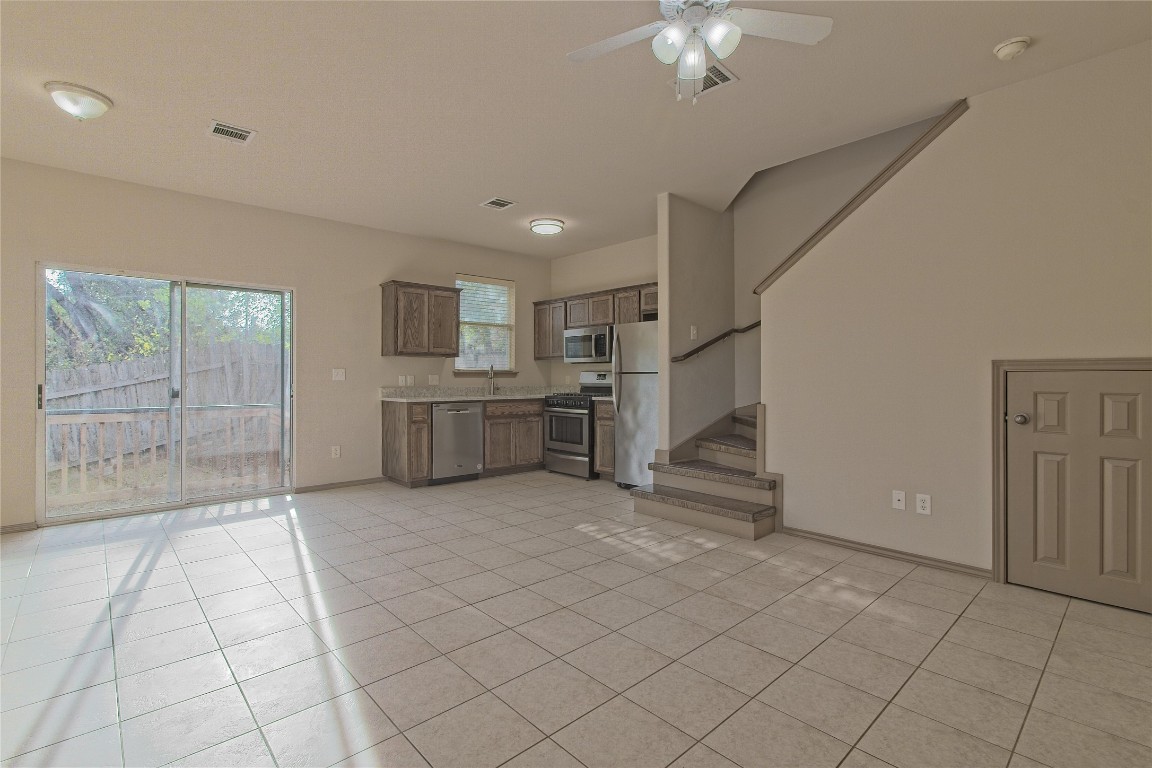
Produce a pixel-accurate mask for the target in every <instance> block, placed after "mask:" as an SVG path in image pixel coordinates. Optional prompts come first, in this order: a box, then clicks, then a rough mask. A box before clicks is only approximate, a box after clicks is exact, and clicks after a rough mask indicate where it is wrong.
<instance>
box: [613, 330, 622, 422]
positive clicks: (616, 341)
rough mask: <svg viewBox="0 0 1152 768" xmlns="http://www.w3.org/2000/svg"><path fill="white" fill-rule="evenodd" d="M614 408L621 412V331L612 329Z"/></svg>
mask: <svg viewBox="0 0 1152 768" xmlns="http://www.w3.org/2000/svg"><path fill="white" fill-rule="evenodd" d="M612 335H613V336H614V337H615V338H613V339H612V407H613V408H615V409H616V412H617V413H619V412H620V383H621V382H620V360H621V355H620V331H618V330H617V329H616V327H615V326H613V327H612Z"/></svg>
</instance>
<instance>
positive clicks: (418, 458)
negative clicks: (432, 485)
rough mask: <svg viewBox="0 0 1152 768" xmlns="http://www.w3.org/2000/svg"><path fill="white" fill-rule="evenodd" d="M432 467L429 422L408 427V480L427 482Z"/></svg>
mask: <svg viewBox="0 0 1152 768" xmlns="http://www.w3.org/2000/svg"><path fill="white" fill-rule="evenodd" d="M431 466H432V444H431V433H430V432H429V429H428V422H426V421H421V422H415V421H414V422H412V423H411V424H409V425H408V480H409V481H412V480H427V479H428V477H429V474H430V470H431Z"/></svg>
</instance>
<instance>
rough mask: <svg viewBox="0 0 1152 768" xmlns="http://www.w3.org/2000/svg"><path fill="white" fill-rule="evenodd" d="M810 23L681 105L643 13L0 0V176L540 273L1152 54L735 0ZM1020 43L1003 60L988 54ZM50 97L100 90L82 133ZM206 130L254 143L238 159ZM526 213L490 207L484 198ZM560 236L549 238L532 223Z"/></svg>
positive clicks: (906, 13)
mask: <svg viewBox="0 0 1152 768" xmlns="http://www.w3.org/2000/svg"><path fill="white" fill-rule="evenodd" d="M733 5H734V6H744V7H757V8H771V9H776V10H787V11H793V12H800V13H816V14H820V15H825V16H831V17H832V18H834V19H835V26H834V28H833V30H832V34H831V35H830V36H829V37H828V38H827V39H826V40H825V41H824V42H822V43H821V44H819V45H817V46H814V47H808V46H801V45H791V44H787V43H780V42H774V41H768V40H763V39H759V38H752V37H745V39H744V41H743V42H742V43H741V44H740V48H739V50H737V51H736V53H735V54H734V55H733V56H732V57H731V58H729V59H728V60H727V61H726V62H725V63H726V64H727V65H728V66H729V68H730V69H732V70H733V71H734V72H735V73H736V75H737V76H738V77H739V78H740V82H739V83H737V84H735V85H732V86H726V87H725V88H723V89H721V90H719V91H717V92H716V93H712V94H708V95H706V96H704V97H702V98H701V99H700V102H699V103H698V104H696V105H695V106H693V105H692V104H691V103H690V102H689V101H687V100H686V101H683V102H680V103H677V102H676V100H675V97H674V95H673V91H672V89H671V88H669V86H668V85H667V83H668V81H669V80H670V79H671V77H672V76H673V68H672V67H665V66H663V65H661V64H660V63H659V62H657V61H656V59H655V58H654V57H653V56H652V53H651V49H650V48H649V46H648V45H647V44H646V43H639V44H636V45H633V46H631V47H629V48H626V49H623V50H620V51H617V52H615V53H612V54H609V55H607V56H605V57H603V58H601V59H598V60H595V61H592V62H587V63H584V64H570V63H569V62H568V61H567V60H566V59H565V57H564V54H565V53H567V52H568V51H571V50H575V49H577V48H580V47H582V46H584V45H587V44H589V43H592V42H595V41H597V40H600V39H602V38H605V37H609V36H611V35H613V34H616V33H618V32H622V31H624V30H628V29H631V28H633V27H637V26H640V25H642V24H645V23H647V22H650V21H654V20H656V19H658V18H659V12H658V4H657V2H656V0H644V1H643V2H621V1H619V0H613V1H611V2H560V1H557V2H546V1H544V0H535V1H531V2H439V1H435V2H434V1H431V0H425V1H424V2H365V3H324V2H318V3H302V2H301V3H257V2H224V3H201V2H161V3H140V2H80V3H71V2H10V1H8V0H5V2H3V3H2V5H0V14H2V15H0V22H2V25H0V45H2V51H0V66H2V73H3V75H2V76H3V79H2V94H0V96H2V98H0V114H2V147H0V149H2V153H3V155H4V156H5V157H11V158H17V159H20V160H26V161H29V162H33V163H42V164H45V165H51V166H57V167H61V168H68V169H72V170H76V171H81V172H84V173H91V174H97V175H100V176H108V177H111V178H115V179H123V180H126V181H132V182H137V183H140V184H148V185H152V186H156V187H163V188H167V189H174V190H179V191H182V192H190V193H193V194H198V195H207V196H210V197H216V198H221V199H224V200H232V201H236V202H241V203H249V204H252V205H259V206H264V207H267V208H273V209H278V210H284V211H292V212H295V213H301V214H307V215H311V216H320V217H323V218H327V219H334V220H337V221H343V222H350V223H354V224H362V225H365V226H369V227H376V228H381V229H389V230H395V231H400V232H407V233H412V234H417V235H423V236H430V237H440V238H446V239H450V240H457V241H461V242H466V243H473V244H477V245H483V246H488V247H492V248H498V249H502V250H508V251H514V252H519V253H526V254H532V255H537V256H542V257H556V256H561V255H566V254H570V253H576V252H580V251H584V250H588V249H591V248H597V247H601V246H604V245H609V244H612V243H617V242H622V241H625V240H630V239H633V238H637V237H643V236H645V235H650V234H652V233H653V232H655V229H656V213H655V204H654V201H655V197H656V195H657V194H659V193H660V192H666V191H667V192H674V193H676V194H679V195H682V196H684V197H687V198H689V199H691V200H695V201H697V202H699V203H701V204H703V205H707V206H710V207H712V208H716V209H723V208H724V207H726V206H727V205H728V203H729V202H731V200H732V198H733V197H735V195H736V193H737V192H739V191H740V189H741V187H743V185H744V184H745V182H747V180H748V179H749V178H750V177H751V176H752V174H753V173H755V172H756V171H758V170H761V169H764V168H768V167H771V166H773V165H778V164H779V163H782V162H786V161H788V160H792V159H795V158H797V157H802V156H804V155H807V154H811V153H813V152H817V151H820V150H823V149H827V148H830V147H834V146H838V145H840V144H844V143H846V142H849V141H853V140H855V139H859V138H863V137H865V136H869V135H873V134H875V133H879V132H881V131H885V130H888V129H891V128H895V127H897V126H900V125H904V124H907V123H910V122H913V121H916V120H920V119H922V118H925V117H928V116H931V115H934V114H937V113H939V112H941V111H943V110H944V109H945V108H946V107H947V106H948V105H949V104H951V103H952V102H953V101H955V100H956V99H958V98H961V97H964V96H972V95H974V94H978V93H982V92H984V91H987V90H990V89H992V88H997V87H1000V86H1003V85H1006V84H1008V83H1011V82H1015V81H1018V80H1023V79H1026V78H1029V77H1034V76H1036V75H1038V74H1040V73H1042V72H1046V71H1049V70H1053V69H1056V68H1059V67H1063V66H1067V65H1069V64H1072V63H1075V62H1078V61H1081V60H1084V59H1087V58H1091V57H1093V56H1097V55H1100V54H1103V53H1106V52H1108V51H1111V50H1115V49H1118V48H1122V47H1125V46H1128V45H1133V44H1135V43H1138V42H1140V41H1142V40H1146V39H1148V38H1149V37H1150V36H1152V4H1150V3H1148V2H1119V3H1111V2H894V3H889V2H800V3H791V2H769V3H765V2H745V3H741V2H738V1H737V2H734V3H733ZM1016 35H1031V36H1032V37H1033V39H1034V41H1035V43H1034V46H1033V48H1032V49H1031V50H1029V51H1028V52H1027V53H1026V54H1025V55H1024V56H1022V57H1021V58H1019V59H1017V60H1016V61H1013V62H1010V63H1002V62H1000V61H998V60H996V59H995V58H994V57H993V55H992V52H991V51H992V47H993V45H995V44H996V43H997V42H999V41H1001V40H1003V39H1005V38H1008V37H1013V36H1016ZM48 80H66V81H72V82H77V83H80V84H83V85H87V86H89V87H91V88H95V89H97V90H99V91H102V92H103V93H106V94H107V95H108V96H110V97H111V98H112V100H113V101H114V102H115V103H116V106H115V108H114V109H113V110H112V111H110V112H109V113H108V114H107V115H106V116H104V117H102V118H100V119H99V120H93V121H89V122H85V123H77V122H75V121H73V120H72V119H71V118H69V117H68V116H67V115H65V114H64V113H63V112H61V111H60V110H58V109H57V108H56V107H55V106H54V105H53V103H52V101H51V99H50V98H49V97H48V96H47V94H46V93H45V92H44V91H43V83H44V82H46V81H48ZM213 119H218V120H222V121H225V122H230V123H234V124H236V125H240V126H243V127H246V128H252V129H255V130H256V131H257V132H258V134H257V136H256V138H255V139H254V141H253V142H252V144H251V145H250V146H247V147H240V146H237V145H233V144H230V143H227V142H224V141H220V140H218V139H214V138H211V137H209V136H208V135H207V131H208V127H209V123H210V122H211V121H212V120H213ZM493 196H499V197H505V198H508V199H511V200H515V201H517V202H518V203H519V204H518V205H517V206H515V207H514V208H511V209H508V210H505V211H502V212H497V211H491V210H487V209H484V208H480V207H479V205H478V204H479V203H481V202H483V201H484V200H487V199H488V198H490V197H493ZM537 216H556V217H559V218H562V219H565V220H566V221H567V222H568V224H569V226H568V229H567V230H566V231H565V232H564V234H563V235H561V236H558V237H554V238H541V237H538V236H534V235H532V234H530V233H529V232H528V230H527V226H526V225H527V222H528V220H529V219H531V218H534V217H537Z"/></svg>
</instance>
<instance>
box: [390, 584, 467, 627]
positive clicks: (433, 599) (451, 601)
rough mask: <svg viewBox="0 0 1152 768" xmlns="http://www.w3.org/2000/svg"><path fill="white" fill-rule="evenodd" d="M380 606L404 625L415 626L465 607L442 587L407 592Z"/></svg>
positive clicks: (463, 603)
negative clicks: (417, 623)
mask: <svg viewBox="0 0 1152 768" xmlns="http://www.w3.org/2000/svg"><path fill="white" fill-rule="evenodd" d="M380 604H381V605H382V606H384V607H385V608H387V609H388V612H389V613H391V614H393V615H394V616H395V617H396V618H398V619H400V621H402V622H404V623H405V624H415V623H416V622H419V621H423V620H424V619H430V618H432V617H433V616H439V615H440V614H442V613H448V611H454V610H456V609H457V608H463V607H464V606H465V605H467V603H465V602H464V601H463V600H461V599H460V598H458V597H456V595H454V594H452V593H451V592H449V591H448V590H446V589H444V588H443V587H429V588H428V589H421V590H419V591H418V592H409V593H408V594H406V595H400V596H399V597H393V598H390V599H388V600H384V601H383V602H381V603H380Z"/></svg>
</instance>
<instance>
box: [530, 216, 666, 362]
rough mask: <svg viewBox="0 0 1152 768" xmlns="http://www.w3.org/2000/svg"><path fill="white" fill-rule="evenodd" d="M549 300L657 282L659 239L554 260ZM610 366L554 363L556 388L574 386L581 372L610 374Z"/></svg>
mask: <svg viewBox="0 0 1152 768" xmlns="http://www.w3.org/2000/svg"><path fill="white" fill-rule="evenodd" d="M551 269H552V292H551V294H550V297H552V298H555V297H559V296H572V295H573V294H577V293H589V292H591V291H601V290H606V289H609V288H619V287H621V286H625V285H639V284H641V283H654V282H656V236H655V235H652V236H650V237H641V238H639V239H637V240H628V241H626V242H623V243H617V244H615V245H609V246H606V247H604V248H597V249H596V250H593V251H584V252H583V253H575V254H572V255H571V256H565V257H563V258H560V259H554V260H553V261H552V263H551ZM610 368H611V366H610V365H595V364H592V363H583V364H574V363H563V362H560V363H553V364H552V366H551V381H550V383H552V384H555V385H561V384H575V383H576V381H577V377H578V376H579V373H580V371H607V370H609V369H610Z"/></svg>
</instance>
